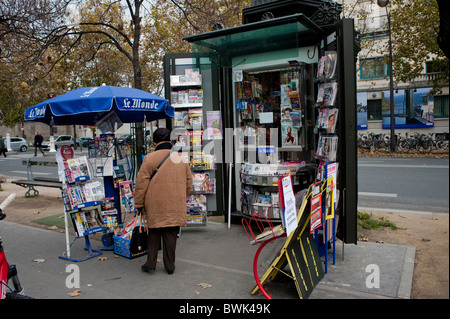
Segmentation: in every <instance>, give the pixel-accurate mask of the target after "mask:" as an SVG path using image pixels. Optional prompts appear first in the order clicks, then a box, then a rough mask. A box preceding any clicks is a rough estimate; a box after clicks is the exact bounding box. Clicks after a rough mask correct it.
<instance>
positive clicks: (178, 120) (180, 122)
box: [173, 111, 189, 126]
mask: <svg viewBox="0 0 450 319" xmlns="http://www.w3.org/2000/svg"><path fill="white" fill-rule="evenodd" d="M186 123H189V116H188V111H175V115H174V118H173V126H186Z"/></svg>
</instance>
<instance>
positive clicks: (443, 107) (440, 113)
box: [434, 95, 449, 118]
mask: <svg viewBox="0 0 450 319" xmlns="http://www.w3.org/2000/svg"><path fill="white" fill-rule="evenodd" d="M448 105H449V101H448V95H436V96H435V97H434V117H435V118H443V117H447V118H448Z"/></svg>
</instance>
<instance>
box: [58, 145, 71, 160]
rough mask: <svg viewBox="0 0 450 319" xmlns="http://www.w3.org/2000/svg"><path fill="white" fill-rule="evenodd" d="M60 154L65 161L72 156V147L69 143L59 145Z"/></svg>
mask: <svg viewBox="0 0 450 319" xmlns="http://www.w3.org/2000/svg"><path fill="white" fill-rule="evenodd" d="M60 151H61V156H62V158H63V159H64V160H65V161H67V160H68V159H71V158H73V155H74V154H73V148H71V147H70V146H69V145H63V146H61V150H60Z"/></svg>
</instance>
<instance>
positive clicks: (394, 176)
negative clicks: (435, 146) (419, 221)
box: [358, 158, 449, 214]
mask: <svg viewBox="0 0 450 319" xmlns="http://www.w3.org/2000/svg"><path fill="white" fill-rule="evenodd" d="M448 169H449V162H448V159H441V158H359V159H358V193H359V194H358V195H359V196H358V207H365V208H378V209H383V208H391V209H397V210H404V211H413V212H414V211H415V212H427V213H428V212H433V213H447V214H448V213H449V195H448V194H449V177H448V176H449V171H448Z"/></svg>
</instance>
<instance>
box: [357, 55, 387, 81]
mask: <svg viewBox="0 0 450 319" xmlns="http://www.w3.org/2000/svg"><path fill="white" fill-rule="evenodd" d="M386 62H387V59H386V58H385V57H378V58H371V59H361V60H360V61H359V64H360V75H359V77H360V79H374V78H384V77H388V76H389V69H390V67H389V64H388V63H386Z"/></svg>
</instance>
